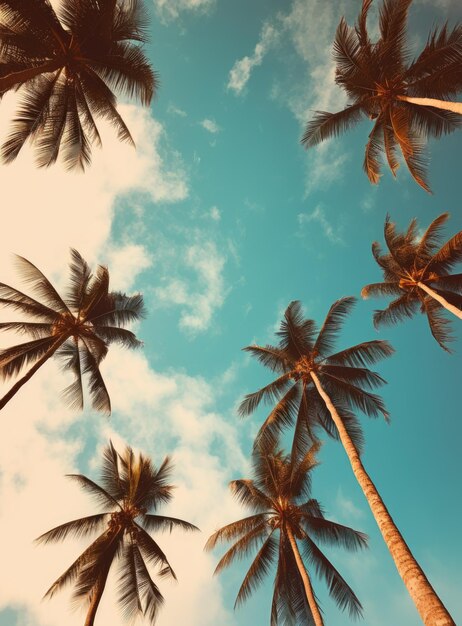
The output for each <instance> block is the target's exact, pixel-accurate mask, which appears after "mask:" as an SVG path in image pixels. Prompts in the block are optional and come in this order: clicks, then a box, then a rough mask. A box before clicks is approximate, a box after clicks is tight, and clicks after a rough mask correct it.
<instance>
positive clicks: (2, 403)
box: [0, 337, 67, 411]
mask: <svg viewBox="0 0 462 626" xmlns="http://www.w3.org/2000/svg"><path fill="white" fill-rule="evenodd" d="M66 339H67V337H65V338H62V337H60V338H59V341H56V342H55V343H54V344H52V346H51V347H50V348H48V350H47V351H46V352H45V354H44V355H43V356H42V357H41V358H40V359H39V360H38V361H37V363H35V365H33V366H32V367H31V368H30V370H28V371H27V372H26V373H25V374H24V376H23V377H22V378H20V379H19V380H18V381H17V382H16V383H15V384H14V385H13V386H12V387H11V389H10V390H9V391H8V392H7V393H6V394H5V395H4V396H3V398H0V411H1V410H2V409H3V407H4V406H5V404H7V403H8V402H9V401H10V400H11V398H12V397H13V396H14V395H16V394H17V392H18V391H19V390H20V389H21V387H22V386H23V385H25V384H26V383H27V381H28V380H29V379H30V378H32V376H33V375H34V374H35V372H36V371H37V370H38V369H39V368H40V367H42V365H43V364H44V363H46V361H48V359H49V358H50V357H51V356H53V354H54V353H55V352H56V350H57V349H58V348H59V346H61V345H62V344H63V343H64V341H65V340H66Z"/></svg>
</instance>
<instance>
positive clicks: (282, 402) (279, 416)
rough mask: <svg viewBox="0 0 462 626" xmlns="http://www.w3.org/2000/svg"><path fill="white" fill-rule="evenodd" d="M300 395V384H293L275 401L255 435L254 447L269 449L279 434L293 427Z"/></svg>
mask: <svg viewBox="0 0 462 626" xmlns="http://www.w3.org/2000/svg"><path fill="white" fill-rule="evenodd" d="M302 393H303V390H302V388H301V384H300V382H295V383H293V384H292V386H291V387H290V388H289V390H288V391H287V392H286V393H285V395H284V396H282V398H280V399H279V400H278V401H277V403H276V405H275V407H274V408H273V409H272V410H271V412H270V414H269V415H268V417H267V418H266V419H265V421H264V422H263V424H262V425H261V427H260V429H259V431H258V433H257V436H256V438H255V446H256V447H260V448H264V449H271V448H272V447H274V445H275V444H276V442H277V441H278V438H279V436H280V435H281V433H282V432H283V431H284V430H286V429H287V428H290V426H293V424H294V423H295V421H296V419H297V413H298V411H299V407H300V400H301V396H302Z"/></svg>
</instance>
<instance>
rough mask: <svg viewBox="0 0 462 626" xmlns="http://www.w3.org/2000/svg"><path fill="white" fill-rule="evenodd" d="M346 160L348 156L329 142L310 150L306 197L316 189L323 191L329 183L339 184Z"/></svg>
mask: <svg viewBox="0 0 462 626" xmlns="http://www.w3.org/2000/svg"><path fill="white" fill-rule="evenodd" d="M347 159H348V155H347V154H346V153H345V152H342V151H340V150H339V148H338V147H337V145H335V144H333V143H332V141H331V140H330V141H326V142H324V143H322V144H320V145H319V146H316V147H315V148H314V149H312V150H311V151H310V152H309V158H308V162H307V167H306V171H307V177H306V182H305V193H306V195H307V196H308V195H309V194H310V193H312V192H313V191H315V190H317V189H325V188H326V187H328V186H329V185H330V184H331V183H334V182H336V183H339V182H340V181H341V180H342V178H343V176H344V169H345V168H344V165H345V163H346V162H347Z"/></svg>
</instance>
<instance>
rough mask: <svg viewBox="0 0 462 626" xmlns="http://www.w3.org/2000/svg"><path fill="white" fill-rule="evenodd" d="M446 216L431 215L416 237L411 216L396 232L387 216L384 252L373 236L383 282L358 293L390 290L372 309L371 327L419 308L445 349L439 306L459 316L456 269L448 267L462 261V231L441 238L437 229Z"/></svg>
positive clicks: (461, 299)
mask: <svg viewBox="0 0 462 626" xmlns="http://www.w3.org/2000/svg"><path fill="white" fill-rule="evenodd" d="M448 217H449V214H448V213H443V214H442V215H440V216H439V217H437V218H436V219H435V220H433V222H432V223H431V224H430V226H429V227H428V228H427V230H426V231H425V233H424V234H423V235H422V236H421V237H419V236H418V233H417V230H418V225H417V221H416V220H415V219H414V220H412V222H411V223H410V225H409V227H408V229H407V231H406V232H404V233H399V232H397V231H396V224H394V223H393V222H391V221H390V218H389V216H387V219H386V221H385V228H384V234H385V242H386V244H387V247H388V250H389V252H388V253H385V254H382V250H381V248H380V244H379V243H378V242H377V241H375V242H374V243H373V244H372V254H373V255H374V258H375V260H376V261H377V263H378V265H379V266H380V267H381V269H382V271H383V275H384V282H382V283H373V284H371V285H366V286H365V287H364V288H363V290H362V291H361V295H362V296H363V298H368V297H369V296H396V298H395V299H394V300H392V301H391V302H390V304H389V305H388V307H387V308H386V309H384V310H381V311H376V312H375V313H374V324H375V326H376V327H377V326H380V325H381V324H395V323H397V322H399V321H401V320H402V319H403V318H405V317H412V316H413V315H414V314H415V313H416V312H417V310H418V309H419V308H420V310H421V312H422V313H424V314H425V315H426V316H427V319H428V323H429V326H430V330H431V333H432V335H433V337H434V338H435V339H436V341H437V342H438V343H439V344H440V346H441V347H442V348H443V349H444V350H446V351H448V352H449V349H448V347H447V345H446V342H447V341H450V340H451V336H450V334H449V332H448V328H447V325H448V320H447V319H446V318H445V317H444V316H442V310H443V308H444V309H446V310H448V311H449V312H450V313H452V314H453V315H455V316H456V317H458V318H459V319H462V274H452V273H451V270H452V269H453V268H454V266H455V265H456V264H457V263H461V262H462V231H460V232H458V233H456V234H455V235H454V236H453V237H451V239H449V240H448V241H446V242H445V243H444V244H442V241H441V239H442V233H441V231H442V228H443V226H444V224H445V223H446V220H447V219H448Z"/></svg>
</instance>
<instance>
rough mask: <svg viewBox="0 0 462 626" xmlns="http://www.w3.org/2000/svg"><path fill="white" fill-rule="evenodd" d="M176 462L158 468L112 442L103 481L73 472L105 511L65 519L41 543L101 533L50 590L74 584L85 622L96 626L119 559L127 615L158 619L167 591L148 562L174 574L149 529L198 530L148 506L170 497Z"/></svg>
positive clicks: (51, 592) (163, 572)
mask: <svg viewBox="0 0 462 626" xmlns="http://www.w3.org/2000/svg"><path fill="white" fill-rule="evenodd" d="M171 471H172V465H171V462H170V459H169V457H166V458H165V460H164V461H163V463H162V465H161V466H160V467H159V468H156V467H155V466H154V465H153V464H152V463H151V461H150V459H149V458H147V457H145V456H144V455H143V454H139V455H138V456H136V455H135V454H134V452H133V450H132V449H131V448H129V447H126V448H125V450H124V452H123V454H119V453H117V452H116V450H115V449H114V447H113V445H112V442H109V445H108V446H106V448H105V449H104V452H103V467H102V472H101V485H98V484H97V483H95V482H93V481H92V480H90V479H89V478H87V477H86V476H83V475H81V474H70V475H69V478H71V479H73V480H75V481H76V482H77V483H78V484H79V486H80V487H81V488H82V489H83V490H84V491H86V492H87V493H89V494H90V495H91V496H94V497H95V499H96V500H97V502H98V503H99V504H100V505H101V507H102V508H103V509H104V511H103V512H102V513H97V514H96V515H90V516H89V517H83V518H81V519H76V520H73V521H72V522H67V523H66V524H62V525H60V526H57V527H56V528H53V529H52V530H49V531H48V532H46V533H44V534H43V535H41V536H40V537H39V538H38V539H36V541H37V542H38V543H45V544H46V543H52V542H56V541H62V540H64V539H66V538H67V537H69V536H74V537H78V538H83V537H87V536H88V535H90V534H92V533H95V532H99V533H100V534H99V536H98V537H97V538H96V539H95V541H93V543H91V545H90V546H89V547H88V548H87V549H86V550H84V552H82V554H81V555H80V556H79V557H78V558H77V559H76V561H74V563H73V564H72V565H71V566H70V567H69V568H68V569H67V570H66V571H65V572H64V574H62V575H61V576H60V577H59V578H58V580H56V582H54V583H53V585H52V586H51V587H50V589H48V591H47V592H46V594H45V597H48V598H51V597H52V596H53V595H54V594H55V593H56V592H57V591H61V590H62V589H63V588H64V587H66V586H67V585H68V584H73V585H74V599H75V600H76V601H78V602H82V603H84V604H86V606H87V607H88V609H87V611H88V612H87V617H86V620H85V626H93V624H94V621H95V616H96V612H97V610H98V605H99V603H100V600H101V597H102V595H103V592H104V588H105V586H106V582H107V579H108V575H109V571H110V569H111V567H112V565H113V564H114V562H115V561H119V564H120V574H119V598H118V599H119V603H120V605H121V607H122V609H123V611H124V613H125V616H126V617H128V618H135V617H137V616H138V615H142V616H144V617H146V618H147V620H148V621H149V623H151V624H154V622H155V620H156V617H157V614H158V611H159V608H160V606H161V605H162V603H163V600H164V598H163V596H162V594H161V592H160V590H159V588H158V586H157V585H156V583H155V582H154V581H153V579H152V578H151V574H150V573H149V570H148V567H147V564H152V565H154V566H155V567H157V568H159V572H158V574H159V577H161V578H165V577H171V578H174V579H176V576H175V573H174V571H173V569H172V568H171V566H170V563H169V562H168V560H167V557H166V555H165V554H164V552H163V551H162V549H161V548H160V546H159V545H158V544H157V542H156V541H155V540H154V539H153V538H152V537H151V536H150V534H149V533H148V531H165V530H169V531H170V532H171V531H172V530H173V529H174V528H182V529H183V530H187V531H192V530H198V528H197V527H196V526H193V524H190V523H189V522H185V521H184V520H181V519H177V518H176V517H168V516H165V515H157V514H155V513H150V512H149V511H156V509H157V508H158V507H159V506H160V505H162V504H165V503H167V502H169V501H170V500H171V499H172V489H173V487H172V485H170V483H169V481H170V476H171Z"/></svg>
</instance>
